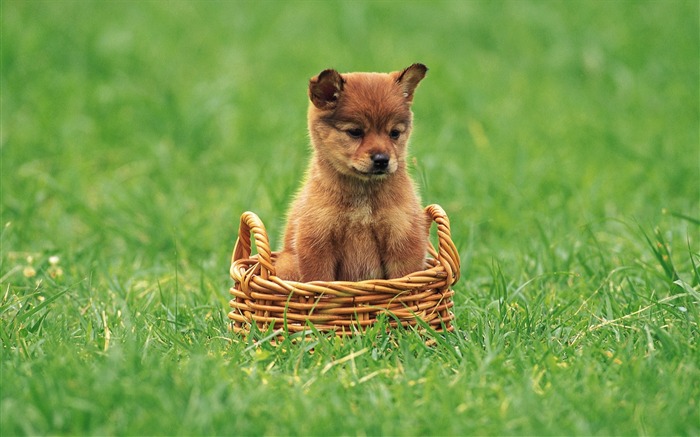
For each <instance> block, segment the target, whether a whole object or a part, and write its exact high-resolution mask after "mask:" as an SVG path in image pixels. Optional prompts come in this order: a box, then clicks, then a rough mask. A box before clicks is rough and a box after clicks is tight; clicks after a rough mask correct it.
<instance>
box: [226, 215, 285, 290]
mask: <svg viewBox="0 0 700 437" xmlns="http://www.w3.org/2000/svg"><path fill="white" fill-rule="evenodd" d="M251 233H252V235H253V238H254V239H255V249H256V250H257V251H258V262H259V263H260V265H261V266H262V271H261V275H262V277H263V279H267V278H268V277H269V275H271V274H274V271H275V270H274V266H273V264H272V252H271V251H270V241H269V240H268V238H267V230H265V225H264V224H263V222H262V220H260V217H258V216H257V215H256V214H255V213H254V212H250V211H246V212H244V213H243V214H242V215H241V226H240V227H239V228H238V239H236V245H235V246H234V248H233V254H232V255H231V264H233V263H234V262H235V261H237V260H239V259H245V258H250V251H251Z"/></svg>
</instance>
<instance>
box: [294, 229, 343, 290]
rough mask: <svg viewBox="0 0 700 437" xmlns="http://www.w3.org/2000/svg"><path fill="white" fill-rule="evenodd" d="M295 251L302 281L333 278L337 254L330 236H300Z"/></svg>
mask: <svg viewBox="0 0 700 437" xmlns="http://www.w3.org/2000/svg"><path fill="white" fill-rule="evenodd" d="M297 253H298V260H299V274H300V276H301V281H302V282H310V281H333V280H335V276H336V270H337V268H338V254H337V251H336V250H335V248H334V247H333V245H332V244H331V239H330V238H323V239H320V238H312V237H307V238H301V239H300V241H299V245H298V247H297Z"/></svg>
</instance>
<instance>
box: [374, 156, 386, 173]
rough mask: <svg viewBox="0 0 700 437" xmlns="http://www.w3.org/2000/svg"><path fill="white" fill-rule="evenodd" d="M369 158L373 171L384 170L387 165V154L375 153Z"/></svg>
mask: <svg viewBox="0 0 700 437" xmlns="http://www.w3.org/2000/svg"><path fill="white" fill-rule="evenodd" d="M371 158H372V168H373V170H374V171H384V170H386V169H387V168H388V167H389V155H387V154H386V153H375V154H374V155H372V156H371Z"/></svg>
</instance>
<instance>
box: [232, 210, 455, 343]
mask: <svg viewBox="0 0 700 437" xmlns="http://www.w3.org/2000/svg"><path fill="white" fill-rule="evenodd" d="M425 211H426V213H427V214H428V215H429V216H430V217H431V218H432V220H433V221H434V222H435V224H436V225H437V236H438V250H437V251H436V250H435V248H434V247H433V245H432V244H429V247H428V248H427V251H428V252H429V254H430V255H431V257H429V258H428V259H427V261H426V267H425V270H422V271H419V272H415V273H412V274H410V275H407V276H404V277H403V278H397V279H376V280H366V281H360V282H347V281H332V282H324V281H314V282H308V283H305V282H295V281H287V280H283V279H281V278H279V277H277V276H275V259H276V257H277V252H271V251H270V244H269V240H268V237H267V231H266V230H265V226H264V225H263V223H262V221H261V220H260V219H259V218H258V216H257V215H255V214H254V213H252V212H245V213H243V215H242V216H241V226H240V228H239V230H238V240H237V241H236V246H235V248H234V250H233V256H232V260H231V270H230V272H231V278H232V279H233V280H234V282H235V283H234V286H233V287H231V289H230V293H231V295H232V296H233V299H231V301H230V307H231V311H230V312H229V314H228V317H229V319H230V320H231V328H232V329H233V330H234V331H235V332H239V333H244V334H247V333H249V332H250V328H251V325H252V324H253V323H255V324H256V325H257V327H258V328H259V329H260V330H266V329H269V328H270V325H272V328H273V329H282V330H284V331H286V332H288V333H289V334H292V333H294V332H299V331H309V330H310V328H309V324H308V322H311V323H313V326H314V328H315V329H317V330H318V331H321V332H329V331H334V332H335V333H336V334H338V335H347V334H352V333H355V332H358V331H361V330H363V329H364V328H365V327H367V326H369V325H371V324H373V323H374V322H375V321H376V320H377V317H378V316H379V315H380V314H387V315H388V321H389V323H390V324H391V325H392V326H399V325H401V326H415V325H417V324H419V322H418V320H417V319H421V320H422V321H423V322H425V324H427V325H429V326H430V327H431V328H432V329H434V330H436V331H438V332H440V331H445V330H446V331H452V329H453V327H452V323H451V322H452V320H453V318H454V315H453V314H452V312H451V311H450V309H451V308H452V306H453V305H454V304H453V301H452V296H453V295H454V291H453V290H452V289H451V288H450V287H451V286H452V285H453V284H454V283H455V282H457V280H458V279H459V267H460V264H459V263H460V262H459V254H458V253H457V249H456V248H455V245H454V243H453V242H452V239H451V236H450V221H449V219H448V217H447V215H446V214H445V211H443V209H442V208H441V207H440V206H439V205H430V206H428V207H427V208H425ZM251 233H252V235H253V238H254V241H255V247H256V249H257V252H258V254H257V255H254V256H251ZM423 326H425V325H423Z"/></svg>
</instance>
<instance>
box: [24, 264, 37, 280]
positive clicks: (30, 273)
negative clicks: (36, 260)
mask: <svg viewBox="0 0 700 437" xmlns="http://www.w3.org/2000/svg"><path fill="white" fill-rule="evenodd" d="M22 273H23V274H24V277H25V278H33V277H34V276H36V270H34V267H32V266H27V267H25V268H24V270H23V271H22Z"/></svg>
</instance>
